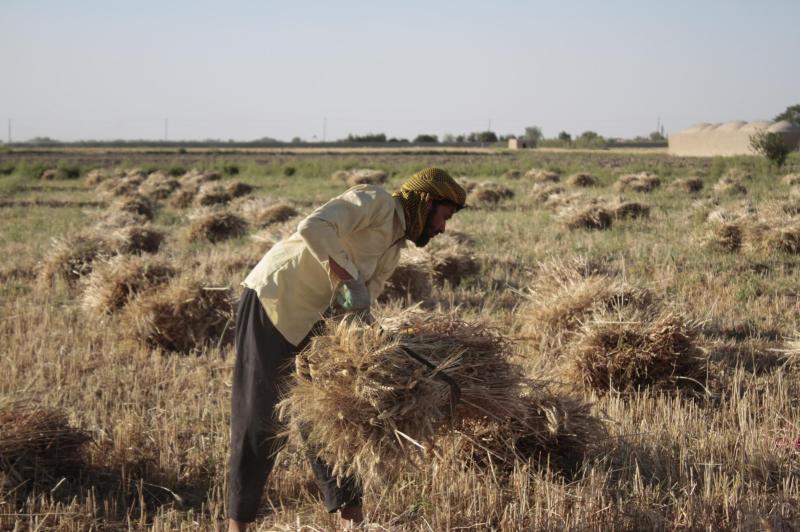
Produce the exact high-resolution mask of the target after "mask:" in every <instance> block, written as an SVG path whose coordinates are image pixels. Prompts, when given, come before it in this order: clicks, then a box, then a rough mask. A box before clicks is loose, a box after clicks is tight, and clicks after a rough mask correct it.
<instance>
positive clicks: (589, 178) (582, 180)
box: [567, 173, 598, 188]
mask: <svg viewBox="0 0 800 532" xmlns="http://www.w3.org/2000/svg"><path fill="white" fill-rule="evenodd" d="M567 184H568V185H569V186H571V187H579V188H588V187H596V186H597V184H598V179H597V177H595V176H593V175H592V174H584V173H577V174H572V175H571V176H569V177H568V178H567Z"/></svg>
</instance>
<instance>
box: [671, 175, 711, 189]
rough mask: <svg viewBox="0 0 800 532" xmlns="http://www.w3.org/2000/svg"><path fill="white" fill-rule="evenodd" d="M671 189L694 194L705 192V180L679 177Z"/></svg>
mask: <svg viewBox="0 0 800 532" xmlns="http://www.w3.org/2000/svg"><path fill="white" fill-rule="evenodd" d="M669 186H670V188H672V189H674V190H682V191H684V192H689V193H694V192H700V191H701V190H703V180H702V179H699V178H696V177H679V178H678V179H676V180H674V181H673V182H672V183H670V185H669Z"/></svg>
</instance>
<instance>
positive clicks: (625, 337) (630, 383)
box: [570, 312, 708, 394]
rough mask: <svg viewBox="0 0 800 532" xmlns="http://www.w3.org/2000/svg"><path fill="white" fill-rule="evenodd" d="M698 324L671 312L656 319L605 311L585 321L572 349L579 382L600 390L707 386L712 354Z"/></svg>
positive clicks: (574, 367) (696, 387)
mask: <svg viewBox="0 0 800 532" xmlns="http://www.w3.org/2000/svg"><path fill="white" fill-rule="evenodd" d="M696 330H697V326H696V325H695V324H692V323H689V322H687V321H686V320H685V319H683V318H681V317H680V316H678V315H676V314H674V313H672V312H662V313H661V314H660V315H658V316H657V317H655V318H649V317H645V316H639V315H637V314H636V313H617V312H606V313H600V314H596V315H595V316H593V320H592V321H590V322H587V323H585V324H584V325H583V327H582V330H581V332H580V335H579V338H578V339H577V340H576V342H575V343H574V345H573V348H572V351H571V353H570V358H571V368H570V370H571V373H572V376H573V379H574V380H575V381H576V382H580V383H582V384H583V385H584V386H585V387H586V388H590V389H592V390H594V391H595V392H597V393H600V394H602V393H607V392H611V391H614V392H632V391H636V390H640V389H644V388H658V389H661V390H677V389H688V390H692V391H695V392H696V391H698V390H703V389H705V382H706V380H707V376H708V365H707V357H706V356H705V354H704V353H703V351H702V350H701V349H700V348H699V347H698V346H697V342H696Z"/></svg>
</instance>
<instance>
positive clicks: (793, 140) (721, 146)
mask: <svg viewBox="0 0 800 532" xmlns="http://www.w3.org/2000/svg"><path fill="white" fill-rule="evenodd" d="M760 130H766V131H768V132H770V133H777V134H779V135H780V136H781V137H783V141H784V142H785V143H786V145H787V146H789V147H790V148H791V149H792V150H797V149H800V128H798V127H797V126H794V125H792V124H791V123H790V122H786V121H781V122H766V121H761V122H749V123H748V122H742V121H736V122H725V123H724V124H697V125H695V126H692V127H690V128H688V129H684V130H683V131H681V132H679V133H675V134H674V135H670V136H669V153H670V155H690V156H699V157H710V156H714V155H752V154H753V149H752V148H751V147H750V137H751V136H752V135H753V133H756V132H757V131H760Z"/></svg>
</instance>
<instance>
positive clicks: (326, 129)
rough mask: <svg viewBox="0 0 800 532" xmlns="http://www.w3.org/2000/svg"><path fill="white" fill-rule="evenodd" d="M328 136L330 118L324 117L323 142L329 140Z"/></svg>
mask: <svg viewBox="0 0 800 532" xmlns="http://www.w3.org/2000/svg"><path fill="white" fill-rule="evenodd" d="M327 135H328V117H327V116H324V117H322V142H325V141H326V140H327Z"/></svg>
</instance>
